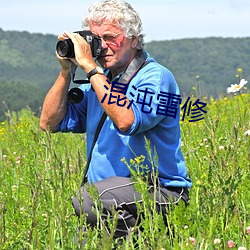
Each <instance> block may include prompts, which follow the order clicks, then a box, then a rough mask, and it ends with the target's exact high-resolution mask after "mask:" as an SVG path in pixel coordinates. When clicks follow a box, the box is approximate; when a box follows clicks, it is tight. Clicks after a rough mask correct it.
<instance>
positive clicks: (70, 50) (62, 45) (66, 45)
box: [56, 39, 75, 58]
mask: <svg viewBox="0 0 250 250" xmlns="http://www.w3.org/2000/svg"><path fill="white" fill-rule="evenodd" d="M56 51H57V53H58V55H59V56H61V57H68V58H74V57H75V51H74V44H73V43H72V41H71V40H70V39H66V40H62V41H58V43H57V45H56Z"/></svg>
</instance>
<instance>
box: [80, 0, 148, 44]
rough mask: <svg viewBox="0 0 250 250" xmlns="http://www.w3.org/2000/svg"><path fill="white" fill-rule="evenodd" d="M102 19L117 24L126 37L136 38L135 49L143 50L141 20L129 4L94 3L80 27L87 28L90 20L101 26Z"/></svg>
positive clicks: (109, 0) (112, 0)
mask: <svg viewBox="0 0 250 250" xmlns="http://www.w3.org/2000/svg"><path fill="white" fill-rule="evenodd" d="M104 19H105V20H106V21H108V22H110V23H115V24H117V25H118V26H119V27H120V28H121V29H122V30H123V31H124V32H125V35H126V37H128V38H133V37H137V38H138V43H137V49H143V47H144V35H143V34H142V22H141V18H140V16H139V14H138V13H137V12H136V11H135V10H134V9H133V8H132V7H131V5H130V4H129V3H127V2H125V1H121V0H104V1H102V2H97V3H94V4H93V5H92V6H90V8H89V15H88V16H86V17H85V18H84V19H83V22H82V26H83V28H89V22H90V20H92V21H93V22H95V23H98V24H101V23H102V22H103V20H104Z"/></svg>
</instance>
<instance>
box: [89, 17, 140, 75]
mask: <svg viewBox="0 0 250 250" xmlns="http://www.w3.org/2000/svg"><path fill="white" fill-rule="evenodd" d="M90 30H91V32H92V33H94V34H95V35H96V36H98V37H100V38H101V39H102V48H103V52H102V54H101V56H100V57H99V58H98V62H99V63H100V64H101V66H103V67H104V68H106V69H110V70H111V71H112V70H113V71H116V70H119V69H123V68H124V67H126V66H127V64H128V63H129V62H130V60H131V58H132V57H133V55H134V51H135V48H136V43H137V40H136V39H129V38H127V37H125V34H124V31H123V30H121V29H120V28H119V27H118V25H115V24H112V23H108V22H106V21H104V22H102V24H101V25H100V24H97V23H94V22H92V21H91V20H90Z"/></svg>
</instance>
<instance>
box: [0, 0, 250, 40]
mask: <svg viewBox="0 0 250 250" xmlns="http://www.w3.org/2000/svg"><path fill="white" fill-rule="evenodd" d="M127 1H128V2H129V3H130V4H131V5H132V6H133V7H134V9H135V10H136V11H137V12H138V13H139V14H140V16H141V19H142V24H143V31H144V34H145V42H150V41H152V40H156V41H160V40H173V39H183V38H205V37H211V36H213V37H250V1H249V0H127ZM92 2H93V0H90V1H88V0H67V1H66V0H8V1H4V0H0V28H2V29H3V30H5V31H6V30H16V31H28V32H30V33H43V34H54V35H59V34H61V33H63V32H64V31H65V30H68V31H76V30H79V29H81V22H82V19H83V17H84V16H85V15H86V14H87V12H88V7H89V5H90V4H91V3H92ZM0 39H1V37H0Z"/></svg>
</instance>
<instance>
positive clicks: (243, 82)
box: [227, 79, 247, 93]
mask: <svg viewBox="0 0 250 250" xmlns="http://www.w3.org/2000/svg"><path fill="white" fill-rule="evenodd" d="M246 84H247V81H246V80H245V79H241V80H240V83H239V84H231V87H229V88H227V93H235V92H238V91H240V90H241V89H242V88H243V87H244V86H245V85H246Z"/></svg>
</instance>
